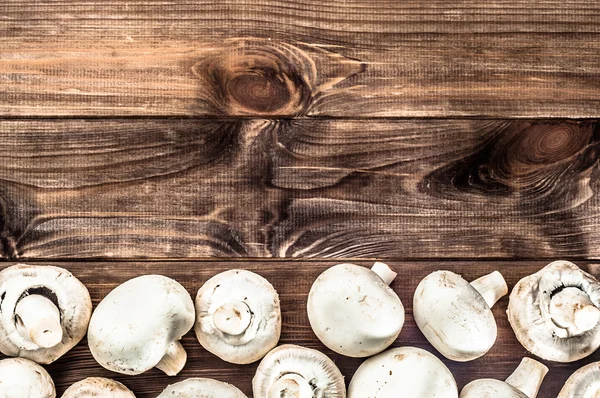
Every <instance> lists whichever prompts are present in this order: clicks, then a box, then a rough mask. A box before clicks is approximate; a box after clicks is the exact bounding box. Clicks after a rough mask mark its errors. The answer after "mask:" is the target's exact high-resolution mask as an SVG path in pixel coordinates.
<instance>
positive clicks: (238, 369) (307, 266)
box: [0, 260, 600, 398]
mask: <svg viewBox="0 0 600 398" xmlns="http://www.w3.org/2000/svg"><path fill="white" fill-rule="evenodd" d="M52 264H53V265H58V266H62V267H65V268H67V269H69V270H70V271H71V272H73V273H74V274H75V276H77V277H78V278H80V279H81V281H82V282H83V283H84V284H85V285H86V286H87V287H88V289H89V291H90V294H91V296H92V300H93V302H94V306H95V305H96V304H97V303H98V302H99V301H100V300H101V299H102V297H104V296H105V295H106V294H107V293H108V292H109V291H110V290H111V289H113V288H114V287H115V286H117V285H118V284H120V283H122V282H124V281H126V280H127V279H129V278H132V277H135V276H139V275H146V274H163V275H167V276H169V277H172V278H174V279H176V280H177V281H179V282H180V283H181V284H183V285H184V286H185V287H186V288H187V289H188V291H189V293H190V294H191V295H192V297H195V294H196V292H197V290H198V289H199V288H200V286H201V285H202V284H203V283H204V282H205V281H206V280H207V279H208V278H209V277H211V276H213V275H215V274H216V273H218V272H221V271H224V270H227V269H234V268H244V269H248V270H251V271H255V272H258V273H259V274H261V275H262V276H264V277H265V278H267V279H268V280H270V282H271V283H272V284H273V285H274V286H275V288H276V289H277V291H278V292H279V295H280V299H281V306H282V316H283V330H282V338H281V344H285V343H290V344H299V345H302V346H305V347H310V348H315V349H318V350H321V351H323V352H325V353H326V354H327V355H329V356H330V357H331V358H332V359H333V360H334V361H335V362H336V364H337V365H338V367H339V368H340V369H341V371H342V373H343V374H344V376H345V378H346V382H349V381H350V379H351V377H352V375H353V374H354V371H355V370H356V368H357V367H358V366H359V365H360V363H361V362H362V361H361V360H360V359H353V358H345V357H343V356H341V355H338V354H335V353H333V352H332V351H330V350H328V349H326V348H325V347H324V346H323V345H322V344H321V343H320V342H319V341H318V340H317V338H316V336H315V335H314V334H313V332H312V330H311V328H310V325H309V323H308V319H307V316H306V310H305V307H306V297H307V294H308V291H309V289H310V286H311V284H312V282H313V280H314V279H315V278H316V277H317V275H319V273H320V272H322V271H323V270H325V269H326V268H327V267H329V266H332V265H334V264H335V262H332V261H318V262H316V261H313V262H308V261H281V260H280V261H237V262H216V261H211V262H173V261H171V262H162V263H161V262H137V263H132V262H67V263H52ZM360 264H362V265H365V266H369V263H365V262H361V263H360ZM389 264H390V266H392V268H394V269H395V270H396V271H398V272H399V276H398V278H397V279H396V280H395V281H394V282H393V283H392V285H391V286H392V288H393V289H394V290H395V291H396V292H397V293H398V295H399V297H400V299H401V300H402V302H403V303H404V305H405V307H406V322H405V325H404V328H403V329H402V333H401V334H400V337H399V338H398V340H397V341H396V342H395V343H394V346H416V347H420V348H424V349H427V350H429V351H431V352H434V351H435V350H434V349H433V348H432V347H431V346H430V345H429V343H427V341H426V340H425V338H424V337H423V335H422V334H421V332H420V331H419V330H418V328H417V326H416V324H415V323H414V320H413V316H412V295H413V292H414V290H415V288H416V286H417V284H418V282H419V281H420V280H421V279H422V278H423V277H425V276H426V275H427V274H429V273H430V272H433V271H436V270H439V269H446V270H451V271H454V272H458V273H460V274H462V275H463V276H464V278H465V279H467V280H472V279H476V278H478V277H479V276H482V275H484V274H486V273H489V272H492V271H494V270H496V269H499V270H501V272H502V274H503V275H504V277H505V278H506V280H507V282H508V284H509V287H510V288H512V286H514V284H515V283H516V282H517V281H518V280H519V279H520V278H522V277H523V276H526V275H528V274H530V273H533V272H536V271H537V270H539V269H540V268H542V267H543V266H544V265H545V263H544V262H539V261H538V262H522V261H521V262H519V261H510V262H472V261H466V262H399V261H392V262H390V263H389ZM7 265H8V264H7V263H4V264H3V265H2V266H0V268H3V267H5V266H7ZM579 265H580V266H581V267H582V268H584V269H585V270H587V271H588V272H591V273H592V274H595V275H598V274H599V273H600V264H596V263H580V264H579ZM507 305H508V297H504V298H502V299H501V300H500V301H499V302H498V304H496V306H495V307H494V315H495V317H496V320H497V324H498V340H497V342H496V344H495V346H494V347H493V348H492V350H491V351H490V352H489V353H488V354H486V355H485V356H484V357H482V358H480V359H478V360H475V361H472V362H467V363H456V362H452V361H448V360H445V359H444V362H445V363H446V365H447V366H448V367H449V368H450V369H451V371H452V372H453V374H454V376H455V378H456V380H457V383H458V384H459V388H462V386H464V385H465V384H466V383H468V382H470V381H472V380H475V379H478V378H497V379H505V378H506V377H507V376H508V375H509V374H510V373H511V372H512V371H513V370H514V368H515V367H516V366H517V365H518V364H519V362H520V360H521V358H523V357H524V356H526V355H528V354H527V352H526V351H525V349H524V348H523V347H522V346H521V345H520V344H519V343H518V341H517V340H516V338H515V336H514V334H513V332H512V329H511V328H510V325H509V324H508V320H507V317H506V313H505V312H506V308H507ZM183 345H184V347H185V349H186V350H187V353H188V363H187V366H186V367H185V369H184V370H183V372H182V373H181V374H180V375H179V376H177V377H173V378H169V377H167V376H165V375H163V374H161V372H160V371H158V370H156V369H154V370H151V371H149V372H147V373H145V374H142V375H139V376H122V375H117V374H115V373H111V372H109V371H106V370H104V369H103V368H101V367H100V365H98V364H97V363H96V362H95V361H94V359H93V358H92V356H91V354H90V352H89V349H88V347H87V344H86V342H85V341H83V342H81V343H80V344H79V345H78V346H77V347H75V349H73V350H72V351H71V352H69V353H68V354H67V355H66V356H65V357H63V358H62V359H60V360H59V361H57V362H56V363H54V364H52V365H50V366H48V370H49V371H50V373H51V375H52V376H53V378H54V381H55V382H56V384H57V387H58V393H59V396H60V394H61V393H62V392H63V391H64V390H65V389H66V388H67V387H68V386H69V385H71V384H72V383H74V382H76V381H78V380H81V379H83V378H85V377H91V376H104V377H113V378H115V379H117V380H119V381H121V382H123V383H124V384H126V385H127V386H128V387H130V388H131V389H132V390H133V392H134V393H135V394H136V396H137V397H138V398H154V397H156V396H157V395H158V393H159V392H161V391H162V389H164V388H165V387H166V386H167V385H168V384H169V383H173V382H177V381H180V380H183V379H185V378H187V377H211V378H216V379H218V380H222V381H226V382H229V383H232V384H234V385H236V386H237V387H239V388H240V389H241V390H242V391H243V392H245V393H246V394H248V396H249V397H250V396H251V395H250V394H251V379H252V377H253V374H254V372H255V370H256V366H257V364H253V365H247V366H240V365H232V364H228V363H226V362H224V361H222V360H220V359H218V358H217V357H215V356H213V355H212V354H209V353H208V352H207V351H205V350H204V349H202V348H201V346H200V345H199V343H198V341H197V340H196V338H195V335H194V333H193V332H191V333H189V334H188V335H186V336H185V337H184V339H183ZM438 356H439V355H438ZM598 360H600V357H599V355H598V353H595V354H593V355H592V356H590V357H588V358H586V359H584V360H581V361H578V362H575V363H572V364H558V363H549V362H544V363H545V364H546V365H547V366H549V367H550V372H549V374H548V376H547V377H546V380H545V381H544V384H543V385H542V389H541V391H540V394H539V397H540V398H542V397H555V396H556V395H557V394H558V391H559V390H560V388H561V387H562V385H563V383H564V382H565V380H566V379H567V378H568V376H569V375H570V374H571V373H572V372H574V371H575V370H576V369H578V368H579V367H581V366H583V365H584V364H587V363H590V362H593V361H598Z"/></svg>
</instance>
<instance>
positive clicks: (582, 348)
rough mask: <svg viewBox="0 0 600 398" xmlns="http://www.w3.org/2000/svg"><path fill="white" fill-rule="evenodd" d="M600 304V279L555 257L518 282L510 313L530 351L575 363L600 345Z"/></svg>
mask: <svg viewBox="0 0 600 398" xmlns="http://www.w3.org/2000/svg"><path fill="white" fill-rule="evenodd" d="M599 306H600V283H599V282H598V281H597V280H596V279H595V278H594V277H593V276H592V275H590V274H588V273H587V272H584V271H582V270H581V269H580V268H579V267H577V266H576V265H575V264H573V263H571V262H568V261H554V262H552V263H550V264H548V265H547V266H546V267H544V268H543V269H541V270H540V271H538V272H536V273H535V274H533V275H530V276H527V277H525V278H523V279H521V280H520V281H519V282H518V283H517V284H516V285H515V288H514V289H513V291H512V293H511V294H510V300H509V304H508V311H507V313H508V320H509V322H510V325H511V326H512V328H513V330H514V332H515V335H516V336H517V339H518V340H519V341H520V342H521V344H522V345H523V346H524V347H525V348H526V349H527V350H528V351H530V352H531V353H533V354H535V355H537V356H538V357H540V358H544V359H547V360H549V361H557V362H573V361H577V360H579V359H581V358H585V357H587V356H588V355H590V354H591V353H592V352H594V351H596V349H597V348H598V347H599V346H600V327H599V326H598V324H599V321H600V309H598V307H599Z"/></svg>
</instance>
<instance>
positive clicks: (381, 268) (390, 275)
mask: <svg viewBox="0 0 600 398" xmlns="http://www.w3.org/2000/svg"><path fill="white" fill-rule="evenodd" d="M371 271H373V272H375V273H376V274H377V276H379V277H380V278H381V279H382V280H383V282H384V283H385V284H386V285H388V286H389V285H390V284H391V283H392V282H393V281H394V279H396V276H398V274H397V273H395V272H394V271H392V269H391V268H390V267H389V266H388V265H387V264H385V263H381V262H379V261H378V262H376V263H375V264H373V266H372V267H371Z"/></svg>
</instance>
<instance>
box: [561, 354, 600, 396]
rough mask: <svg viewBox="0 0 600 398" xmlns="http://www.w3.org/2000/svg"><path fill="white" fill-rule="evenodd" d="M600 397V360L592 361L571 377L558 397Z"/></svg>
mask: <svg viewBox="0 0 600 398" xmlns="http://www.w3.org/2000/svg"><path fill="white" fill-rule="evenodd" d="M596 397H600V362H594V363H590V364H589V365H586V366H584V367H582V368H580V369H579V370H577V371H576V372H575V373H573V374H572V375H571V377H569V379H568V380H567V382H566V383H565V385H564V386H563V388H562V389H561V390H560V393H559V394H558V397H557V398H596Z"/></svg>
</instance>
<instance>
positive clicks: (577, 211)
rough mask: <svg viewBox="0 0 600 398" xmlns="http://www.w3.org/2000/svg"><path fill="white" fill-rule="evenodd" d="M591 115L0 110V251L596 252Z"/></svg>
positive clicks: (595, 131) (16, 254)
mask: <svg viewBox="0 0 600 398" xmlns="http://www.w3.org/2000/svg"><path fill="white" fill-rule="evenodd" d="M599 142H600V126H599V124H598V123H597V122H595V121H567V120H563V121H561V120H553V121H549V120H545V121H544V120H541V121H540V120H538V121H535V120H531V121H530V120H522V121H519V120H512V121H510V120H436V119H423V120H420V119H413V120H312V119H302V120H281V121H273V120H240V121H232V120H200V119H151V120H149V119H106V120H102V119H93V120H77V119H73V120H30V121H27V120H17V121H0V147H1V148H3V153H2V155H1V156H2V162H1V164H0V208H1V209H0V214H1V217H0V241H1V242H2V249H3V253H2V254H3V256H4V257H7V258H55V259H56V258H198V257H202V258H205V257H273V256H274V257H289V258H292V257H297V258H301V257H318V258H326V257H339V258H342V257H344V258H406V259H411V258H412V259H416V258H432V259H433V258H448V257H451V258H514V257H520V258H538V259H539V258H556V257H565V258H598V257H600V244H599V243H600V233H599V232H598V223H599V222H600V210H599V209H600V196H599V195H598V194H597V193H598V192H599V190H600V185H599V184H600V180H599V178H598V177H599V174H598V150H599V148H600V146H599Z"/></svg>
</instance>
